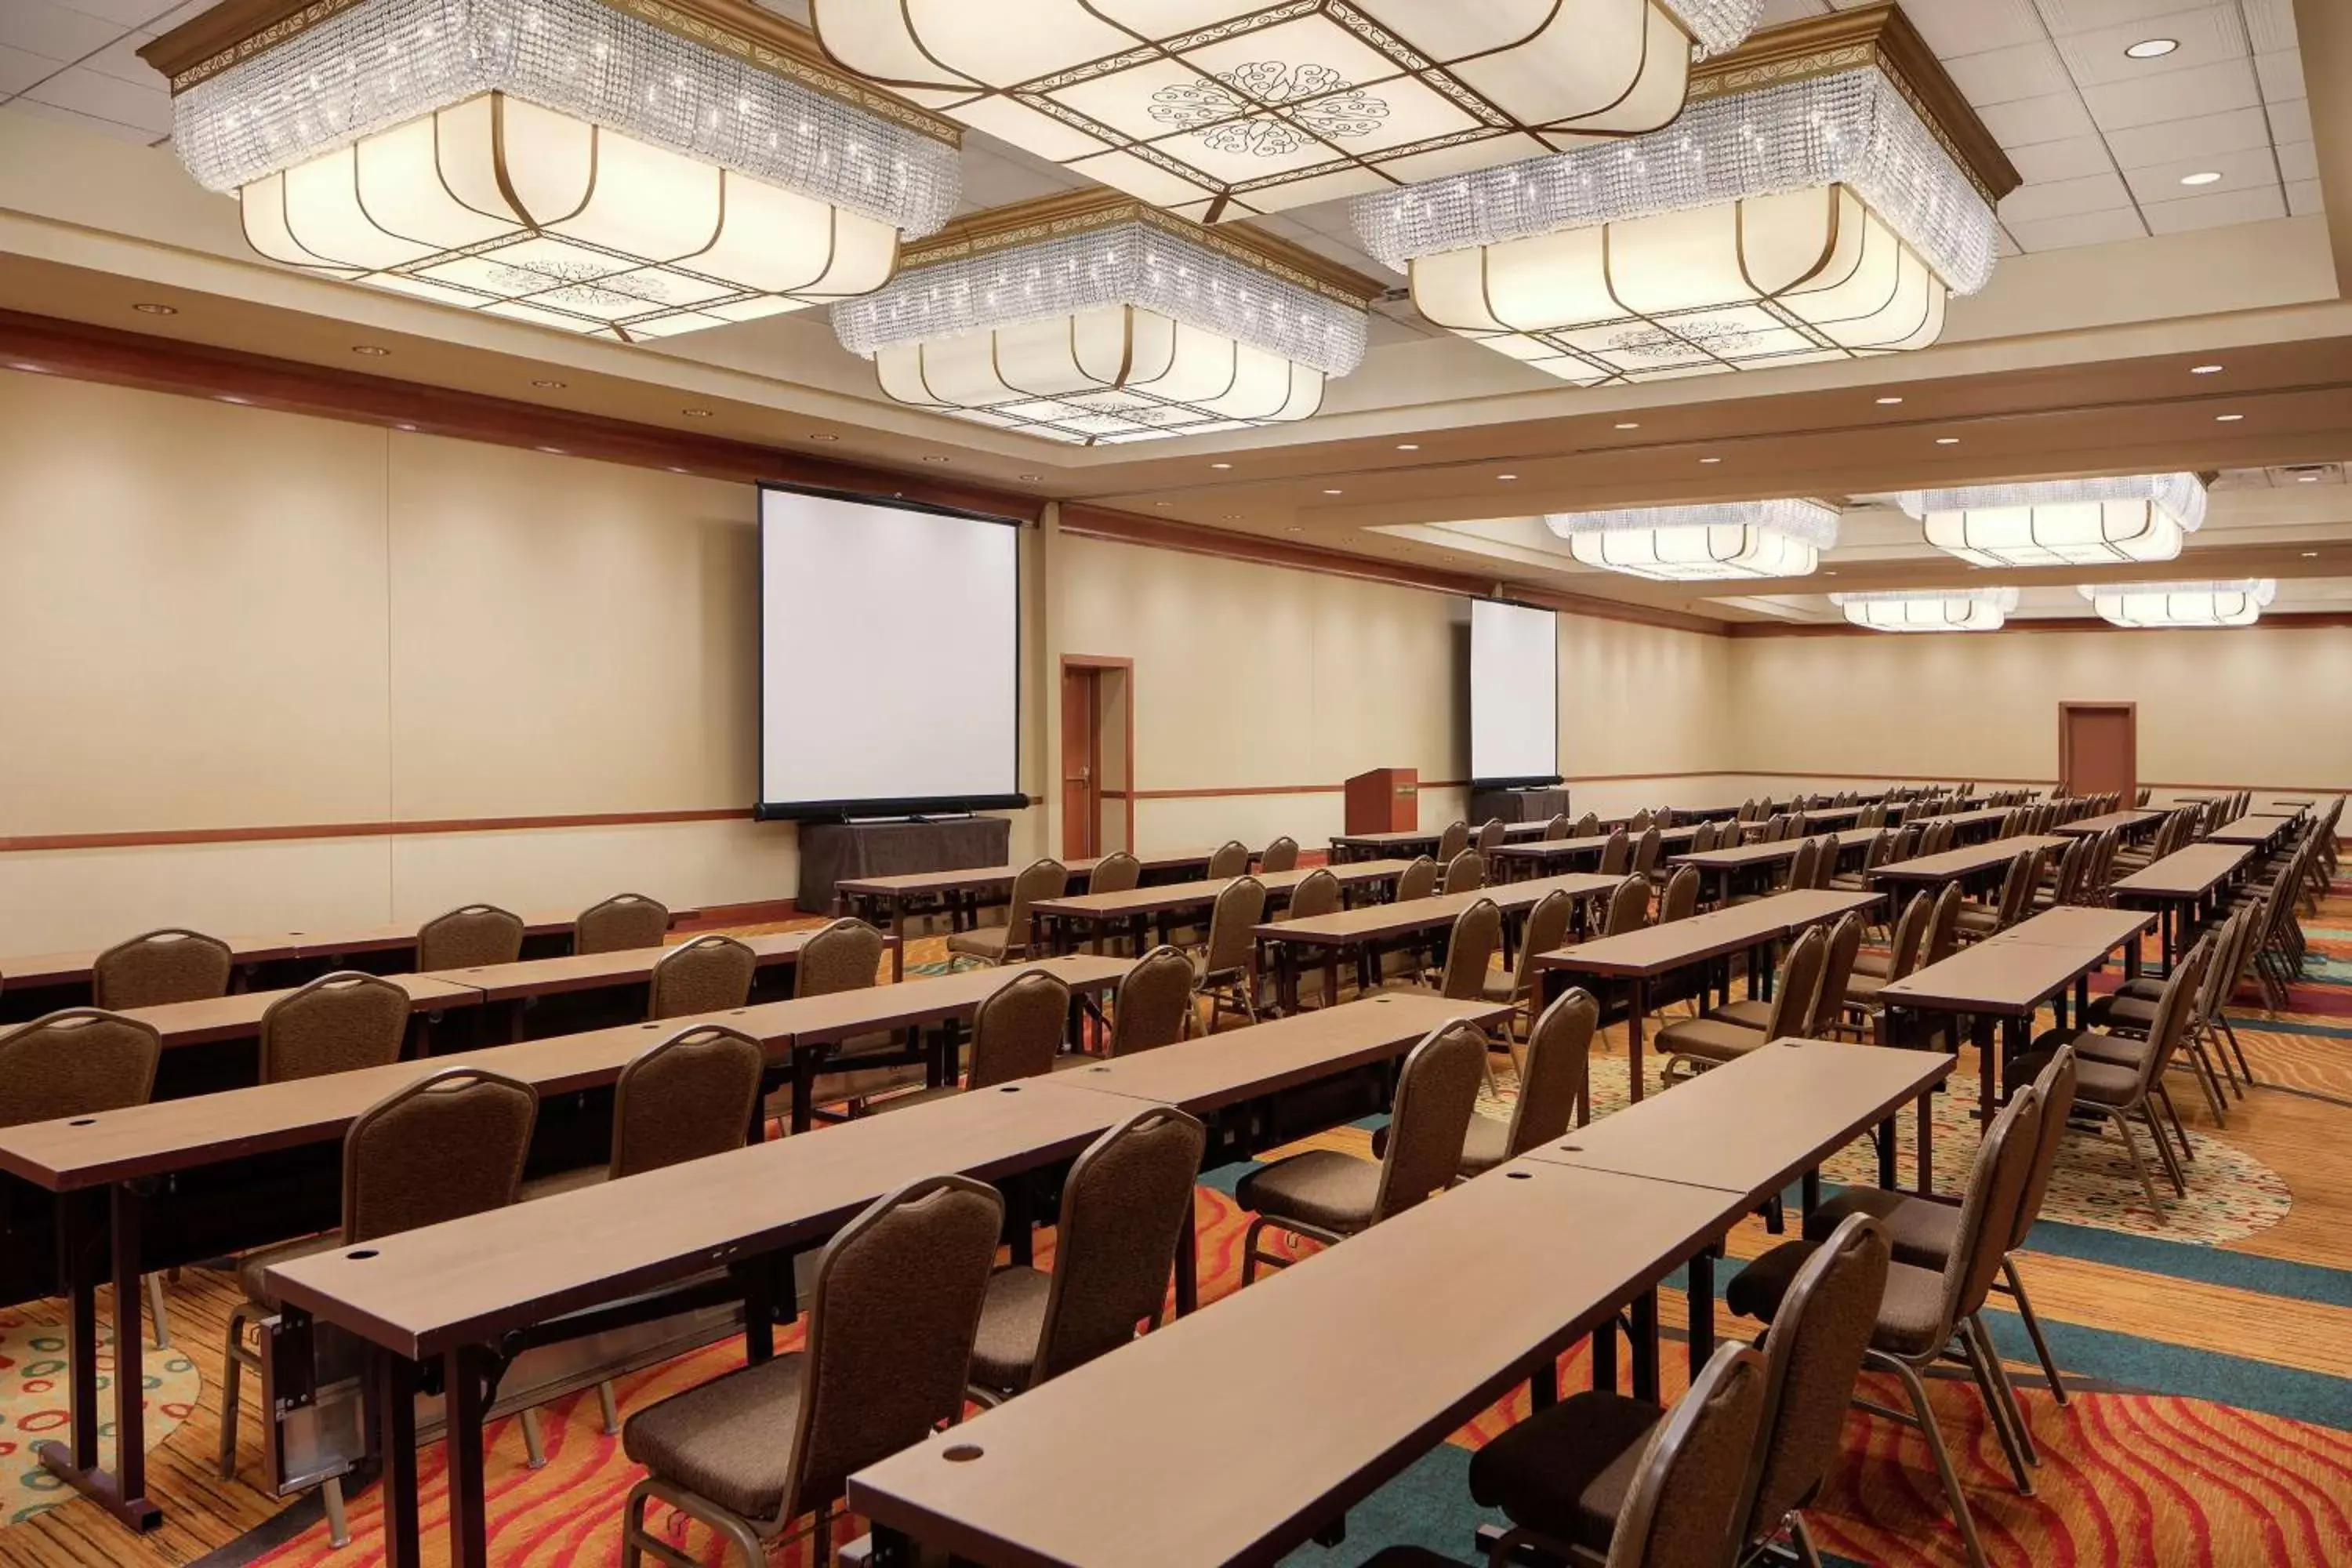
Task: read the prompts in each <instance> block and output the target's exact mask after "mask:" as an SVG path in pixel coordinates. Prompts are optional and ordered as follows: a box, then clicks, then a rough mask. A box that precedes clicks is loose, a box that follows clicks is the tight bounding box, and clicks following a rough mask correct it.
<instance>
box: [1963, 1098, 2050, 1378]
mask: <svg viewBox="0 0 2352 1568" xmlns="http://www.w3.org/2000/svg"><path fill="white" fill-rule="evenodd" d="M2041 1135H2042V1101H2041V1099H2040V1097H2039V1096H2038V1095H2036V1094H2035V1093H2034V1089H2033V1086H2032V1084H2027V1085H2026V1086H2025V1087H2024V1088H2022V1089H2019V1090H2018V1091H2017V1092H2016V1093H2015V1094H2013V1095H2011V1097H2010V1100H2009V1103H2008V1104H2007V1105H2005V1106H2003V1107H2002V1108H2001V1110H2000V1115H1998V1116H1996V1117H1994V1118H1993V1121H1992V1125H1991V1126H1990V1128H1988V1129H1987V1130H1986V1131H1985V1137H1984V1142H1982V1143H1981V1144H1979V1146H1978V1149H1977V1163H1976V1164H1975V1165H1974V1166H1973V1167H1971V1168H1970V1170H1969V1184H1968V1190H1967V1193H1966V1194H1965V1195H1964V1196H1963V1197H1962V1198H1961V1200H1960V1223H1959V1231H1958V1235H1957V1236H1956V1237H1954V1238H1953V1241H1952V1256H1951V1258H1950V1260H1949V1261H1948V1263H1946V1264H1945V1266H1944V1300H1943V1321H1942V1327H1943V1329H1944V1333H1943V1334H1942V1335H1940V1336H1938V1342H1939V1343H1940V1342H1941V1341H1942V1340H1943V1339H1945V1338H1948V1337H1949V1336H1950V1333H1951V1330H1952V1327H1953V1325H1954V1324H1956V1323H1957V1322H1958V1321H1959V1320H1960V1319H1962V1318H1964V1317H1966V1316H1968V1315H1969V1313H1970V1312H1973V1311H1975V1310H1978V1309H1979V1307H1982V1306H1983V1305H1984V1300H1985V1293H1986V1292H1987V1291H1989V1290H1990V1289H1992V1281H1993V1276H1994V1274H1995V1273H1997V1272H1998V1271H1999V1270H2000V1260H2001V1258H2002V1257H2003V1256H2005V1255H2006V1254H2007V1253H2008V1251H2009V1237H2010V1234H2011V1232H2012V1231H2013V1230H2015V1229H2016V1227H2017V1205H2019V1204H2020V1203H2021V1201H2023V1199H2024V1197H2025V1189H2026V1186H2027V1184H2028V1183H2029V1182H2030V1180H2031V1179H2032V1174H2033V1155H2034V1151H2035V1147H2036V1144H2035V1141H2036V1140H2037V1139H2039V1138H2040V1137H2041Z"/></svg>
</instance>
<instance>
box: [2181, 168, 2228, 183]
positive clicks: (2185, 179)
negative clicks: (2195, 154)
mask: <svg viewBox="0 0 2352 1568" xmlns="http://www.w3.org/2000/svg"><path fill="white" fill-rule="evenodd" d="M2180 183H2181V184H2184V185H2218V184H2221V170H2219V169H2200V170H2198V171H2197V172H2196V173H2195V174H2183V175H2181V176H2180Z"/></svg>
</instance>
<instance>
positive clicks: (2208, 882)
mask: <svg viewBox="0 0 2352 1568" xmlns="http://www.w3.org/2000/svg"><path fill="white" fill-rule="evenodd" d="M2253 855H2254V846H2253V845H2252V844H2251V843H2246V842H2242V841H2231V840H2226V839H2219V840H2217V839H2213V838H2208V839H2207V840H2206V841H2205V842H2204V843H2202V844H2191V845H2190V846H2189V847H2187V848H2186V849H2176V850H2174V851H2173V852H2172V853H2171V854H2169V855H2167V856H2166V857H2165V858H2163V859H2161V860H2155V861H2151V862H2149V863H2148V864H2147V866H2145V867H2143V868H2140V869H2139V870H2137V871H2135V872H2133V873H2132V874H2131V875H2130V876H2128V877H2125V878H2122V879H2119V880H2118V881H2116V884H2115V885H2114V886H2113V887H2112V888H2110V889H2108V890H2109V891H2110V892H2111V893H2113V894H2114V896H2115V899H2116V902H2117V903H2120V904H2124V905H2126V906H2127V907H2129V908H2132V909H2150V910H2156V911H2157V915H2158V921H2159V923H2160V929H2161V931H2162V942H2161V945H2162V948H2163V952H2164V967H2165V968H2166V970H2167V971H2169V970H2170V969H2171V968H2172V966H2173V964H2174V963H2177V962H2179V958H2180V954H2181V952H2182V951H2183V950H2184V949H2185V948H2186V947H2187V946H2188V944H2189V931H2191V930H2193V929H2195V927H2196V925H2197V923H2198V919H2199V916H2200V913H2201V912H2202V911H2203V910H2204V909H2205V907H2206V906H2207V904H2209V903H2210V902H2211V901H2213V900H2215V898H2216V897H2217V896H2218V895H2221V894H2224V893H2226V892H2227V891H2228V890H2229V889H2230V887H2231V885H2232V884H2233V883H2235V882H2236V880H2237V879H2238V878H2239V876H2240V875H2241V874H2242V872H2243V871H2244V870H2245V867H2246V862H2247V861H2249V860H2251V859H2252V858H2253Z"/></svg>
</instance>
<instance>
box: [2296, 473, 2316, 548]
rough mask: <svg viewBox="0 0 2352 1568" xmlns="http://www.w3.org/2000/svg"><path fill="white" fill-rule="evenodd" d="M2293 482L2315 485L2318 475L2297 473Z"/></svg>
mask: <svg viewBox="0 0 2352 1568" xmlns="http://www.w3.org/2000/svg"><path fill="white" fill-rule="evenodd" d="M2294 482H2295V483H2296V484H2299V485H2315V484H2317V483H2318V482H2319V476H2318V475H2317V474H2297V475H2295V477H2294ZM2312 553H2313V554H2315V555H2316V554H2318V553H2319V552H2317V551H2313V552H2312Z"/></svg>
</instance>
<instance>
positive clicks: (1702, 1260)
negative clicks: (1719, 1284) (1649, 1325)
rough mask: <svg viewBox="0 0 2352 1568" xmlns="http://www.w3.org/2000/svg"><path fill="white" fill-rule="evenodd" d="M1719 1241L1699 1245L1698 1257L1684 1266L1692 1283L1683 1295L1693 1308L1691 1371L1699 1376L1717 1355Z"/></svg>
mask: <svg viewBox="0 0 2352 1568" xmlns="http://www.w3.org/2000/svg"><path fill="white" fill-rule="evenodd" d="M1720 1250H1721V1247H1720V1244H1718V1243H1716V1242H1709V1243H1707V1245H1706V1246H1705V1247H1701V1248H1699V1250H1698V1254H1697V1256H1696V1257H1695V1258H1692V1259H1691V1260H1690V1263H1689V1264H1688V1266H1687V1267H1686V1268H1685V1271H1684V1272H1685V1278H1686V1279H1688V1280H1689V1284H1688V1285H1687V1286H1686V1287H1685V1290H1684V1298H1685V1300H1686V1301H1687V1302H1688V1304H1689V1308H1690V1333H1689V1339H1690V1374H1691V1375H1692V1376H1693V1377H1696V1376H1697V1375H1698V1373H1699V1369H1700V1368H1701V1367H1703V1366H1705V1365H1706V1363H1707V1358H1709V1357H1710V1356H1712V1355H1714V1354H1715V1258H1716V1254H1717V1252H1718V1251H1720Z"/></svg>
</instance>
